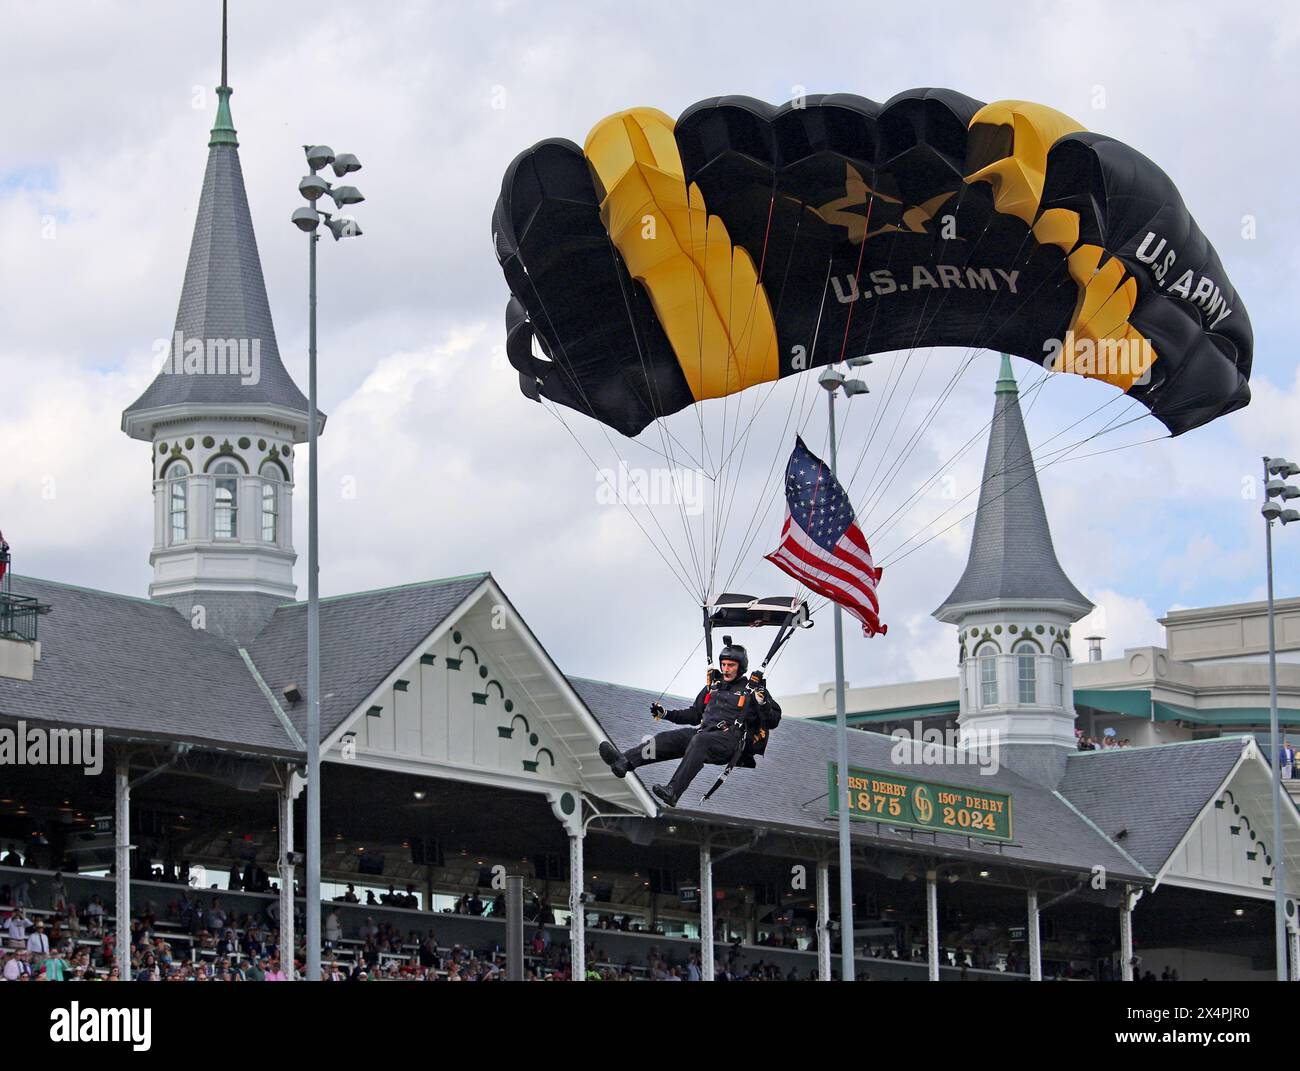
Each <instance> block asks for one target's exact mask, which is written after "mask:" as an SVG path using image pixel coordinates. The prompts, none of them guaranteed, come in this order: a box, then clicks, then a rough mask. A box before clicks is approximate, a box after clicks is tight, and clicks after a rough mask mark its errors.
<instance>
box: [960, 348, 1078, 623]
mask: <svg viewBox="0 0 1300 1071" xmlns="http://www.w3.org/2000/svg"><path fill="white" fill-rule="evenodd" d="M994 600H1016V601H1019V600H1031V601H1033V602H1044V601H1051V602H1058V603H1059V602H1064V603H1066V604H1069V605H1070V606H1071V607H1073V608H1077V610H1078V616H1080V617H1082V616H1083V615H1084V614H1085V613H1087V612H1088V611H1089V610H1091V609H1092V603H1091V602H1089V601H1088V600H1087V599H1086V598H1085V597H1084V596H1083V593H1082V592H1080V591H1079V589H1078V588H1076V587H1075V586H1074V585H1073V584H1072V583H1070V579H1069V577H1067V576H1066V575H1065V570H1063V569H1062V568H1061V563H1060V562H1058V561H1057V560H1056V550H1055V548H1054V547H1053V546H1052V533H1051V530H1050V528H1049V527H1048V524H1047V512H1046V510H1044V509H1043V496H1042V495H1041V494H1040V493H1039V490H1038V476H1037V474H1036V473H1035V471H1034V456H1033V453H1032V452H1031V450H1030V448H1029V439H1028V437H1027V436H1026V434H1025V422H1024V417H1023V416H1022V415H1021V412H1020V398H1019V394H1018V392H1017V389H1016V380H1015V375H1014V374H1013V373H1012V371H1011V360H1010V358H1009V357H1007V355H1006V354H1003V355H1002V372H1001V375H1000V376H999V378H998V382H997V386H996V387H995V393H994V406H993V422H992V426H991V427H990V429H989V445H988V452H987V453H986V454H985V456H984V476H983V483H982V484H981V485H980V500H979V507H978V509H977V511H976V514H975V531H974V534H973V535H972V537H971V544H970V557H969V558H968V559H967V561H966V570H965V572H963V573H962V575H961V579H960V580H958V581H957V586H956V587H955V588H953V590H952V594H950V595H949V596H948V597H947V598H946V599H945V600H944V601H943V604H942V605H941V606H940V607H939V608H938V609H937V610H935V611H934V616H935V617H937V618H939V620H941V621H949V620H954V619H955V618H954V617H953V616H952V613H950V611H954V609H955V608H958V607H962V606H966V605H969V604H971V603H988V602H991V601H994Z"/></svg>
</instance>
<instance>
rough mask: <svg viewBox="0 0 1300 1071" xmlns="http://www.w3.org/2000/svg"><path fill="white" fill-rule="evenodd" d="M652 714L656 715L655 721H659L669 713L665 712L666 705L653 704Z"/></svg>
mask: <svg viewBox="0 0 1300 1071" xmlns="http://www.w3.org/2000/svg"><path fill="white" fill-rule="evenodd" d="M650 713H651V714H652V715H654V719H655V721H659V720H660V719H661V718H662V717H663V716H664V714H666V713H667V711H665V710H664V705H663V704H662V703H651V704H650Z"/></svg>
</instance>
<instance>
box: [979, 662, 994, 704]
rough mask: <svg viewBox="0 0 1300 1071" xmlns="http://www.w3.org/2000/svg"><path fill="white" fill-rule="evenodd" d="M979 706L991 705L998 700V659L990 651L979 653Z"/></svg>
mask: <svg viewBox="0 0 1300 1071" xmlns="http://www.w3.org/2000/svg"><path fill="white" fill-rule="evenodd" d="M979 662H980V706H982V707H992V706H996V705H997V702H998V660H997V658H996V657H995V656H994V654H993V652H992V651H989V652H987V653H986V654H982V655H980V659H979Z"/></svg>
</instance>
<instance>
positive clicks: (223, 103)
mask: <svg viewBox="0 0 1300 1071" xmlns="http://www.w3.org/2000/svg"><path fill="white" fill-rule="evenodd" d="M233 92H234V90H233V89H231V88H230V87H229V86H217V97H218V101H217V122H216V124H215V125H214V126H213V127H212V137H211V138H210V139H209V140H208V148H212V146H214V145H233V146H235V148H238V147H239V141H238V140H237V139H236V138H235V123H234V120H233V119H231V117H230V94H231V93H233Z"/></svg>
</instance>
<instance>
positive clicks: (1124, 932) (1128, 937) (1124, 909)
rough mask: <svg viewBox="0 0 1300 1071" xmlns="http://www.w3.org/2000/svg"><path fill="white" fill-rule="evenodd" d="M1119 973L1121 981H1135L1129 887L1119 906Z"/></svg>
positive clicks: (1131, 906)
mask: <svg viewBox="0 0 1300 1071" xmlns="http://www.w3.org/2000/svg"><path fill="white" fill-rule="evenodd" d="M1119 971H1120V974H1119V976H1120V980H1121V981H1125V982H1131V981H1133V904H1132V901H1131V899H1130V895H1129V891H1128V888H1127V887H1125V889H1124V899H1123V901H1121V903H1120V905H1119Z"/></svg>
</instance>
